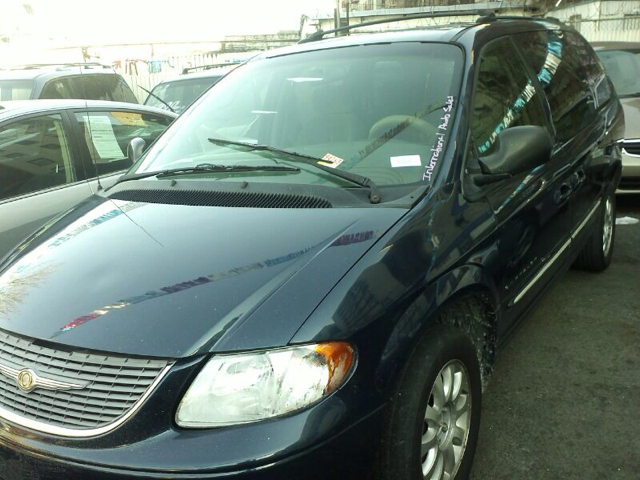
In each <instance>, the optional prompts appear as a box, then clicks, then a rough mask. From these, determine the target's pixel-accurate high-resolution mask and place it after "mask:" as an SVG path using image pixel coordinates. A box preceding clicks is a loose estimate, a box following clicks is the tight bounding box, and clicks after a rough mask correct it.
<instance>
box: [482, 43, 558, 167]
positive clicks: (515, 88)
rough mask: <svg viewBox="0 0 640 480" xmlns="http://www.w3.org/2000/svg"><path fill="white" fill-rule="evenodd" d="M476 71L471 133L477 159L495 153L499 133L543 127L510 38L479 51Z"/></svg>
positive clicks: (531, 88)
mask: <svg viewBox="0 0 640 480" xmlns="http://www.w3.org/2000/svg"><path fill="white" fill-rule="evenodd" d="M479 69H480V71H479V73H478V81H477V84H476V90H475V95H474V100H473V123H472V133H473V139H474V141H475V144H476V147H477V149H478V153H479V155H480V156H484V155H488V154H490V153H491V152H493V151H494V150H495V142H496V138H497V136H498V134H499V133H500V132H501V131H502V130H505V129H507V128H510V127H515V126H519V125H538V126H545V124H546V122H545V117H544V111H543V109H542V106H541V104H540V98H538V96H539V95H538V93H537V91H536V89H535V88H534V86H533V83H532V81H531V79H530V78H529V77H528V75H527V73H526V69H525V68H524V64H523V63H522V60H521V59H520V56H519V55H518V52H517V51H516V49H515V47H514V46H513V43H512V42H511V41H510V40H509V38H506V37H505V38H501V39H499V40H494V41H493V42H491V43H489V44H488V45H487V46H486V47H485V48H484V49H483V50H482V52H481V54H480V67H479Z"/></svg>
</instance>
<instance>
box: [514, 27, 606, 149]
mask: <svg viewBox="0 0 640 480" xmlns="http://www.w3.org/2000/svg"><path fill="white" fill-rule="evenodd" d="M514 38H515V40H516V42H517V43H518V45H519V46H520V47H521V48H522V50H523V54H524V57H525V58H526V59H527V62H528V63H529V65H530V67H531V69H532V70H533V71H534V73H535V74H536V76H537V78H538V81H539V82H540V84H541V85H542V88H543V89H544V91H545V94H546V97H547V100H548V101H549V106H550V107H551V114H552V116H553V121H554V123H555V126H556V133H557V138H558V140H559V141H561V142H565V141H568V140H570V139H571V138H573V137H574V136H575V135H577V134H578V133H579V132H580V131H581V130H582V129H584V128H585V127H586V126H588V125H589V124H590V123H591V122H592V121H593V120H594V119H595V113H596V109H597V107H598V105H600V104H603V103H605V102H606V101H608V100H609V98H610V97H611V87H610V85H609V82H608V80H607V79H606V76H605V74H604V70H603V68H602V65H601V64H600V62H599V61H598V59H597V57H596V56H595V54H594V53H593V52H592V50H591V47H589V45H588V44H587V43H586V41H585V40H583V39H582V38H581V37H580V36H579V35H577V34H575V33H572V32H562V31H544V32H542V31H541V32H530V33H524V34H520V35H516V36H515V37H514Z"/></svg>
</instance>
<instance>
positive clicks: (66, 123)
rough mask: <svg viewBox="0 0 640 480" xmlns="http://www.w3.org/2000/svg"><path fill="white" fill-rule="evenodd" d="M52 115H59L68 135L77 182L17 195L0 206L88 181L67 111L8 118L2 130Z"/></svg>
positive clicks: (0, 201)
mask: <svg viewBox="0 0 640 480" xmlns="http://www.w3.org/2000/svg"><path fill="white" fill-rule="evenodd" d="M52 115H59V116H60V118H61V120H62V129H63V132H64V134H65V135H66V140H67V144H68V148H69V154H70V155H71V168H72V169H73V173H74V174H75V178H76V180H75V181H73V182H70V183H65V184H63V185H56V186H53V187H49V188H44V189H42V190H36V191H33V192H29V193H24V194H22V195H16V196H14V197H8V198H4V199H1V198H0V205H4V204H8V203H11V202H15V201H18V200H22V199H25V198H29V197H34V196H36V195H43V194H45V193H50V192H55V191H57V190H62V189H65V188H69V187H72V186H74V185H79V184H82V183H86V180H85V179H84V178H82V175H81V173H83V172H84V167H83V166H82V164H81V162H80V161H79V159H80V158H81V156H80V154H79V151H78V149H77V144H76V142H75V141H74V139H75V135H73V126H72V125H71V124H70V122H69V118H68V117H67V115H66V111H65V110H46V111H39V112H30V113H28V114H24V115H16V116H14V117H11V118H8V119H7V120H5V121H4V122H2V123H0V129H4V128H6V127H9V126H11V125H13V124H14V123H18V122H24V121H26V120H31V119H34V118H38V117H48V116H52Z"/></svg>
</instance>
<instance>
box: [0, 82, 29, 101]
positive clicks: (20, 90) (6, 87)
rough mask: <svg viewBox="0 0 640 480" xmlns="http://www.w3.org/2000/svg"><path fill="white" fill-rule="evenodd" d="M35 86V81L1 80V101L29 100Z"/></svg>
mask: <svg viewBox="0 0 640 480" xmlns="http://www.w3.org/2000/svg"><path fill="white" fill-rule="evenodd" d="M33 84H34V82H33V80H0V100H1V101H3V102H7V101H9V100H29V99H30V98H31V92H32V91H33Z"/></svg>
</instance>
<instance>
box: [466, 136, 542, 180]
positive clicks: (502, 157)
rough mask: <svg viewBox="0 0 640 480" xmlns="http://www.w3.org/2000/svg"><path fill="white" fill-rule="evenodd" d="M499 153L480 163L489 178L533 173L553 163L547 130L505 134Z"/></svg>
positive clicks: (496, 152) (500, 139) (495, 152)
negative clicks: (546, 164)
mask: <svg viewBox="0 0 640 480" xmlns="http://www.w3.org/2000/svg"><path fill="white" fill-rule="evenodd" d="M495 147H496V148H495V151H494V152H493V153H492V154H491V155H487V156H486V157H483V158H480V159H478V162H479V163H480V166H481V167H482V170H483V172H484V173H485V174H490V175H496V176H500V177H501V178H504V177H505V176H512V175H517V174H519V173H523V172H528V171H530V170H533V169H534V168H535V167H538V166H540V165H542V164H543V163H545V162H546V161H547V160H549V157H550V156H551V149H552V148H553V144H552V142H551V137H550V135H549V133H548V132H547V130H546V129H545V128H543V127H537V126H534V125H526V126H522V127H511V128H507V129H506V130H502V131H501V132H500V133H499V134H498V137H497V138H496V145H495Z"/></svg>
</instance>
